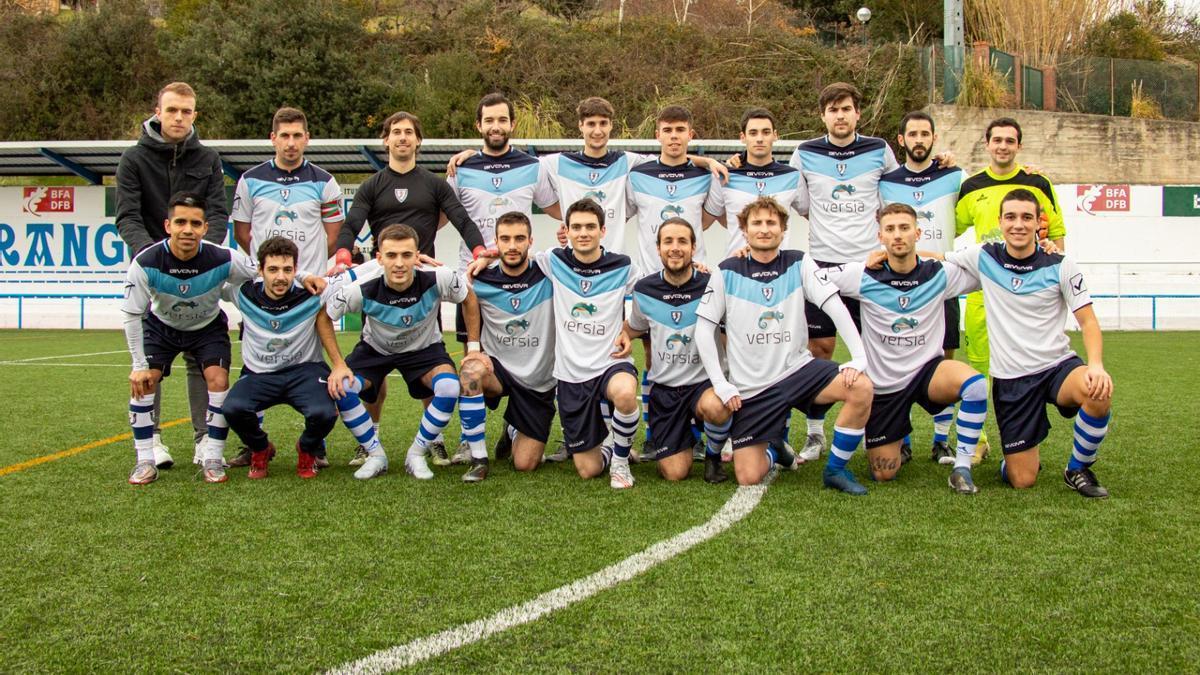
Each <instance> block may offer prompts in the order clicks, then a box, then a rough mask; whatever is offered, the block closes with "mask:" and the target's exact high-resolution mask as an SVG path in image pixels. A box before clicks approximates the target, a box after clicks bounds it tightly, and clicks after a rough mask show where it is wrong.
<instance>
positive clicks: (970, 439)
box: [934, 375, 987, 469]
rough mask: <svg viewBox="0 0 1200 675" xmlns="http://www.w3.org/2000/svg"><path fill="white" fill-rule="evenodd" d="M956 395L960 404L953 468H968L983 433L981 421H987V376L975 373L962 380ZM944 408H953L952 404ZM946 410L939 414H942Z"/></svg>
mask: <svg viewBox="0 0 1200 675" xmlns="http://www.w3.org/2000/svg"><path fill="white" fill-rule="evenodd" d="M958 397H959V398H960V399H961V400H962V405H960V406H959V408H958V446H957V448H956V449H955V451H954V468H956V469H957V468H959V467H966V468H968V469H969V468H971V458H972V457H974V456H975V446H976V445H978V444H979V434H981V433H983V423H984V422H986V421H987V378H986V377H984V376H982V375H975V376H974V377H972V378H971V379H969V380H967V381H966V382H963V385H962V387H961V388H960V389H959V390H958ZM946 410H954V406H950V407H948V408H946ZM946 410H943V411H942V412H941V413H939V414H944V413H945V412H946ZM934 419H935V420H936V419H937V418H936V417H935V418H934ZM947 426H948V425H947ZM935 438H936V436H935Z"/></svg>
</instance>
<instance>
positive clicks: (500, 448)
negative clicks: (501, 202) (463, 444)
mask: <svg viewBox="0 0 1200 675" xmlns="http://www.w3.org/2000/svg"><path fill="white" fill-rule="evenodd" d="M496 245H497V248H498V249H499V254H500V264H499V265H496V266H493V267H488V268H487V269H484V270H483V271H481V272H479V274H478V275H477V276H476V277H475V283H474V292H475V297H476V298H477V299H478V305H479V310H478V314H479V316H476V317H475V320H474V321H472V320H471V318H470V317H466V316H465V314H466V312H467V311H469V310H464V318H466V319H467V325H468V327H469V326H471V325H472V324H474V325H479V326H480V331H481V337H480V342H472V341H470V340H468V342H467V352H468V353H467V355H466V356H465V357H463V360H462V374H461V375H462V386H463V402H464V404H465V403H466V401H468V400H469V397H470V396H472V395H474V396H481V397H482V400H484V401H486V402H487V406H488V407H489V408H492V409H495V408H496V407H497V406H499V404H500V399H501V398H502V397H505V396H507V397H508V406H507V407H506V408H505V410H504V422H505V424H504V431H503V432H502V434H501V437H500V441H499V442H498V443H497V444H496V459H497V460H500V459H504V458H505V457H508V456H509V455H510V454H511V456H512V460H513V466H514V467H516V469H517V471H533V470H534V469H536V468H537V467H538V466H539V465H540V464H541V463H542V457H543V455H544V454H545V450H546V440H547V439H548V438H549V437H550V425H551V423H552V422H553V421H554V385H555V384H556V383H557V380H555V379H554V314H553V311H554V310H553V307H552V303H551V301H550V300H551V295H552V292H553V291H552V287H551V283H550V279H549V278H548V277H547V276H546V275H545V274H544V273H543V272H542V270H541V268H539V267H538V266H537V265H531V264H530V260H529V248H530V246H532V245H533V229H532V227H531V225H530V222H529V217H528V216H526V215H525V214H524V213H520V212H518V211H511V212H509V213H506V214H504V215H502V216H500V218H499V219H498V220H497V221H496ZM468 337H470V336H468ZM479 442H480V443H483V439H482V438H480V439H479ZM484 466H485V467H486V465H484ZM468 475H469V474H468ZM463 479H464V480H466V477H465V476H464V478H463Z"/></svg>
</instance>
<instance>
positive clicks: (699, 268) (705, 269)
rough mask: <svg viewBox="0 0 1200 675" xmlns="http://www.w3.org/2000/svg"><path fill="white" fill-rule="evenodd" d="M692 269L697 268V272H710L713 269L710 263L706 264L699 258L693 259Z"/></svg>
mask: <svg viewBox="0 0 1200 675" xmlns="http://www.w3.org/2000/svg"><path fill="white" fill-rule="evenodd" d="M692 269H694V270H696V271H697V272H699V273H701V274H708V273H709V272H711V271H712V270H710V269H709V268H708V265H705V264H704V263H703V262H700V261H699V260H693V261H692Z"/></svg>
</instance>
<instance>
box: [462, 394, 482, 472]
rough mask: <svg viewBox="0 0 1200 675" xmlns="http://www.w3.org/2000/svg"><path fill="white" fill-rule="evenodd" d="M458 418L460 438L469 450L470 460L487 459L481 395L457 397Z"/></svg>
mask: <svg viewBox="0 0 1200 675" xmlns="http://www.w3.org/2000/svg"><path fill="white" fill-rule="evenodd" d="M458 418H459V420H460V421H461V422H462V438H463V440H464V441H466V442H467V446H468V447H470V448H471V459H487V458H488V453H487V443H485V442H484V431H485V430H486V429H487V409H486V408H484V402H483V394H479V395H476V396H465V395H464V396H460V397H458Z"/></svg>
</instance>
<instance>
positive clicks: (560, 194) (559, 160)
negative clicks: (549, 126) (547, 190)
mask: <svg viewBox="0 0 1200 675" xmlns="http://www.w3.org/2000/svg"><path fill="white" fill-rule="evenodd" d="M652 159H654V157H653V156H652V155H642V154H639V153H636V152H629V151H623V150H610V151H608V152H607V153H606V154H605V155H604V156H603V157H588V156H587V155H585V154H584V153H582V152H561V153H554V154H552V155H544V156H542V157H541V158H540V161H541V162H542V165H543V166H545V167H546V173H547V175H548V176H549V178H550V184H551V186H552V188H553V189H554V194H555V195H556V196H557V198H558V205H559V208H560V209H561V210H562V213H563V215H564V216H565V215H566V213H567V209H568V208H569V207H570V206H571V205H572V204H574V203H575V202H577V201H579V200H580V199H584V198H588V199H592V200H594V201H595V202H596V203H597V204H599V205H600V207H601V208H603V209H604V228H605V231H604V238H603V239H601V240H600V245H601V246H603V247H604V250H606V251H609V252H612V253H624V252H625V221H626V220H629V217H628V216H627V215H626V213H627V211H626V204H625V188H626V182H627V181H628V180H629V171H630V169H632V168H633V167H635V166H638V165H639V164H643V163H645V162H648V161H651V160H652Z"/></svg>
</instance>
